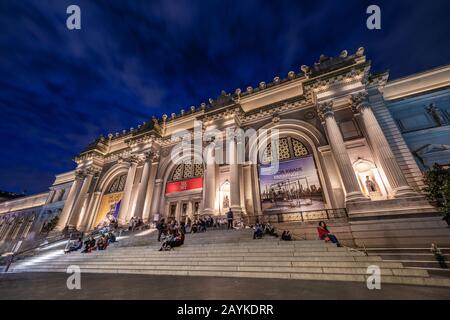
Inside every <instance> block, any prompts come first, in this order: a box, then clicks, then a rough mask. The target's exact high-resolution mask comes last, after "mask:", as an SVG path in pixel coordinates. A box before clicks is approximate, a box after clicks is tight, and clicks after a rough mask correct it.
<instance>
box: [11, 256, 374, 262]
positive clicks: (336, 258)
mask: <svg viewBox="0 0 450 320" xmlns="http://www.w3.org/2000/svg"><path fill="white" fill-rule="evenodd" d="M102 258H103V259H106V261H149V260H150V261H164V262H166V263H170V262H171V261H181V262H183V261H199V262H202V261H261V262H265V261H268V262H271V261H281V262H286V261H288V262H289V261H293V262H294V261H305V262H314V261H323V262H349V261H350V262H353V261H357V262H374V263H377V262H382V259H381V258H380V257H376V256H369V257H366V256H334V257H327V256H325V257H317V256H303V257H300V256H295V257H294V256H290V257H272V256H269V257H265V256H256V257H246V256H237V257H223V256H214V257H192V256H191V257H188V258H186V257H177V256H172V257H171V258H170V260H169V259H167V257H165V256H160V257H152V258H148V257H138V258H130V257H126V256H122V257H112V258H111V257H102ZM102 258H98V257H95V256H91V258H89V259H86V258H84V259H83V258H82V259H83V260H82V261H87V260H91V261H97V260H99V259H102ZM79 259H80V258H79V257H75V256H73V257H71V258H64V257H62V258H61V259H54V260H52V261H67V262H68V263H70V262H72V261H80V260H79ZM49 261H50V260H47V261H46V260H43V259H39V260H38V261H37V262H33V260H32V259H30V260H24V261H23V262H20V263H18V264H30V263H31V264H36V263H40V264H45V263H48V262H49Z"/></svg>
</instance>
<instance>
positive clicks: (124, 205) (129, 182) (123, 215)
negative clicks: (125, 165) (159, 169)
mask: <svg viewBox="0 0 450 320" xmlns="http://www.w3.org/2000/svg"><path fill="white" fill-rule="evenodd" d="M129 162H130V167H129V169H128V174H127V179H126V181H125V187H124V190H123V197H122V201H121V202H120V209H119V215H118V217H117V220H118V221H119V223H120V224H125V223H126V222H127V221H126V219H127V215H128V210H129V209H130V208H129V204H130V199H131V191H132V189H133V183H134V177H135V175H136V169H137V159H136V158H134V157H133V158H130V159H129Z"/></svg>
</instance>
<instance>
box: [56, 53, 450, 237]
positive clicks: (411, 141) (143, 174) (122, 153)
mask: <svg viewBox="0 0 450 320" xmlns="http://www.w3.org/2000/svg"><path fill="white" fill-rule="evenodd" d="M388 76H389V74H388V73H387V72H384V73H379V74H374V73H371V65H370V61H368V60H366V58H365V55H364V49H363V48H360V49H358V50H357V52H356V53H355V54H352V55H350V54H348V53H347V52H346V51H343V52H342V53H341V54H340V55H339V56H338V57H334V58H329V57H325V56H323V55H322V56H321V57H320V60H319V61H318V62H317V63H315V64H314V66H312V67H308V66H302V67H301V68H300V72H293V71H291V72H289V73H288V75H287V77H286V78H280V77H275V78H274V79H273V81H272V82H271V83H265V82H261V83H260V84H259V85H258V86H257V87H255V88H253V87H247V88H246V89H245V90H240V89H237V90H236V91H235V93H233V94H227V93H225V92H222V93H221V95H220V96H219V97H218V98H217V99H209V102H208V103H202V104H201V105H200V106H199V107H195V106H193V107H190V108H189V110H182V111H181V113H179V114H175V113H172V114H171V115H164V116H163V117H162V119H156V118H152V119H151V120H150V121H149V122H146V123H143V124H141V125H139V126H137V128H131V129H130V130H124V131H123V132H121V133H115V134H109V135H108V136H107V137H103V136H102V137H100V138H98V139H97V140H96V141H95V142H94V143H92V144H91V145H90V146H88V147H87V148H86V150H84V151H83V152H82V153H81V154H80V155H79V156H78V157H77V158H76V163H77V167H76V172H75V176H74V181H73V183H72V184H71V186H70V190H69V192H68V193H67V194H66V195H65V200H64V201H65V205H64V208H63V210H62V212H61V214H60V216H59V222H58V225H57V227H56V229H57V230H63V229H64V228H66V227H71V228H77V229H78V230H92V229H94V228H96V227H97V226H98V225H100V224H102V222H103V221H104V220H105V219H106V218H107V217H108V215H113V216H115V217H117V219H118V221H119V223H121V224H125V223H127V222H128V221H129V220H130V219H131V217H134V216H136V217H141V218H142V219H143V220H144V221H146V222H154V221H156V220H158V219H160V218H162V217H164V218H173V219H177V220H185V219H187V218H188V217H189V218H191V219H195V218H196V217H198V216H202V215H212V216H224V215H225V213H226V211H228V210H229V208H231V209H232V210H233V211H234V213H235V215H236V217H243V218H244V219H246V220H248V221H254V220H255V218H256V217H257V216H270V215H273V214H279V213H285V214H295V213H298V212H305V214H306V215H307V214H308V212H315V211H320V210H323V209H340V208H345V209H346V210H347V212H348V218H346V221H345V223H346V224H347V225H348V226H349V230H350V231H349V233H352V234H353V236H352V237H353V238H355V239H356V238H358V237H360V236H358V235H356V234H357V231H355V230H356V229H357V228H356V229H355V225H359V226H361V225H362V224H364V225H368V224H369V223H372V228H373V230H378V231H380V228H379V227H377V226H383V225H384V226H385V224H383V223H378V222H377V221H380V220H383V219H384V220H383V221H385V222H386V221H388V219H394V217H395V219H397V220H396V221H397V222H399V221H400V222H401V223H405V222H408V225H409V229H408V232H412V233H414V232H416V231H413V230H414V229H420V228H421V227H420V226H422V225H424V224H427V225H428V226H430V225H433V228H435V229H439V230H441V231H442V230H444V225H442V223H443V222H441V221H440V219H441V217H439V215H438V214H437V212H436V209H435V208H433V207H432V206H431V205H430V204H429V203H428V201H427V200H426V199H425V197H424V196H423V194H422V193H421V188H422V187H423V186H424V184H423V178H422V171H423V170H426V169H427V168H428V167H429V166H430V165H431V164H432V163H434V162H438V163H440V164H449V163H450V146H449V141H450V126H449V124H450V121H449V120H450V118H449V115H450V89H448V88H449V86H450V67H449V66H447V67H442V68H438V69H434V70H431V71H428V72H424V73H422V74H417V75H413V76H410V77H406V78H403V79H399V80H395V81H388ZM196 121H200V122H201V123H202V128H201V130H200V133H198V132H197V133H196V132H195V130H194V126H195V122H196ZM227 128H234V129H236V128H241V129H243V130H248V129H254V130H257V131H258V130H262V129H266V130H269V132H272V131H274V130H276V131H277V132H278V134H279V143H278V144H277V146H276V147H272V146H271V145H270V142H269V141H266V142H269V143H268V144H266V145H265V148H264V150H259V146H258V145H255V144H251V143H250V142H248V141H247V140H244V141H237V140H231V141H228V142H226V143H223V141H224V137H221V136H220V135H216V136H215V140H211V139H204V141H203V145H202V148H200V150H199V149H195V148H194V149H193V154H192V155H188V156H183V155H182V154H181V153H180V155H179V156H176V157H175V158H176V159H177V162H174V161H173V157H172V156H171V155H173V154H177V152H175V151H174V150H176V148H177V146H178V145H179V140H174V139H172V136H173V135H174V134H176V133H177V132H179V131H180V130H187V131H189V134H190V137H191V139H192V140H194V139H196V138H199V137H198V135H200V138H202V135H205V134H206V133H207V132H208V130H210V129H217V130H220V131H222V132H224V131H225V129H227ZM258 132H259V131H258ZM258 139H264V138H263V137H258ZM206 141H207V142H208V143H206ZM242 144H243V146H242ZM211 146H212V147H211ZM239 147H243V148H244V150H245V156H244V159H243V160H244V161H242V162H237V161H233V160H232V159H233V157H234V159H235V158H236V157H237V156H236V153H237V152H236V150H237V149H238V148H239ZM222 153H224V154H227V155H228V156H227V157H225V161H223V162H219V163H218V162H217V161H214V160H215V158H216V157H217V156H218V154H222ZM255 154H256V155H258V156H256V157H255V156H254V155H255ZM202 155H203V156H202ZM273 157H276V158H277V159H279V161H280V164H279V171H278V173H276V174H274V175H271V176H262V175H261V170H262V169H263V168H264V167H265V166H266V165H267V163H268V162H270V160H271V159H273ZM252 159H256V160H255V161H252ZM408 219H410V220H408ZM410 222H411V223H410ZM352 224H353V227H352ZM352 228H353V231H352ZM368 228H369V229H370V228H371V227H368ZM377 228H378V229H377ZM382 228H384V227H382ZM433 228H430V229H429V232H434V234H438V235H439V236H440V237H444V238H445V239H448V241H449V243H450V234H448V231H442V234H439V232H441V231H439V232H438V233H435V231H432V229H433ZM422 229H423V228H422ZM427 230H428V229H427ZM430 230H431V231H430ZM381 231H383V230H381ZM400 236H401V235H400ZM380 237H381V236H380ZM404 237H405V238H407V237H408V236H407V235H406V234H405V235H404ZM420 237H422V238H423V239H425V240H424V241H428V240H432V237H433V235H431V234H430V235H427V234H425V233H424V235H423V236H420ZM446 241H447V240H446ZM373 243H374V244H375V243H376V241H375V242H373ZM398 243H401V242H398Z"/></svg>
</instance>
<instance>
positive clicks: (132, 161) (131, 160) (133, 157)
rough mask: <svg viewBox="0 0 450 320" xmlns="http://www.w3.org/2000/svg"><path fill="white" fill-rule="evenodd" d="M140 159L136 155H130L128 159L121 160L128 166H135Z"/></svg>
mask: <svg viewBox="0 0 450 320" xmlns="http://www.w3.org/2000/svg"><path fill="white" fill-rule="evenodd" d="M139 160H140V157H139V156H138V155H135V154H133V155H131V156H129V157H128V158H125V159H123V161H124V162H128V163H129V164H130V165H133V164H134V165H137V164H138V163H139Z"/></svg>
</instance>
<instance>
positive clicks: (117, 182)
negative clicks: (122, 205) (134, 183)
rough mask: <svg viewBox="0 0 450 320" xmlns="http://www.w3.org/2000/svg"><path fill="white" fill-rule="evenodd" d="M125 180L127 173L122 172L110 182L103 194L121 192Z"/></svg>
mask: <svg viewBox="0 0 450 320" xmlns="http://www.w3.org/2000/svg"><path fill="white" fill-rule="evenodd" d="M126 180H127V175H126V174H123V175H121V176H118V177H116V178H115V179H114V180H113V182H111V184H110V186H109V188H108V190H107V192H106V193H105V194H110V193H115V192H122V191H123V189H125V181H126Z"/></svg>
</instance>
